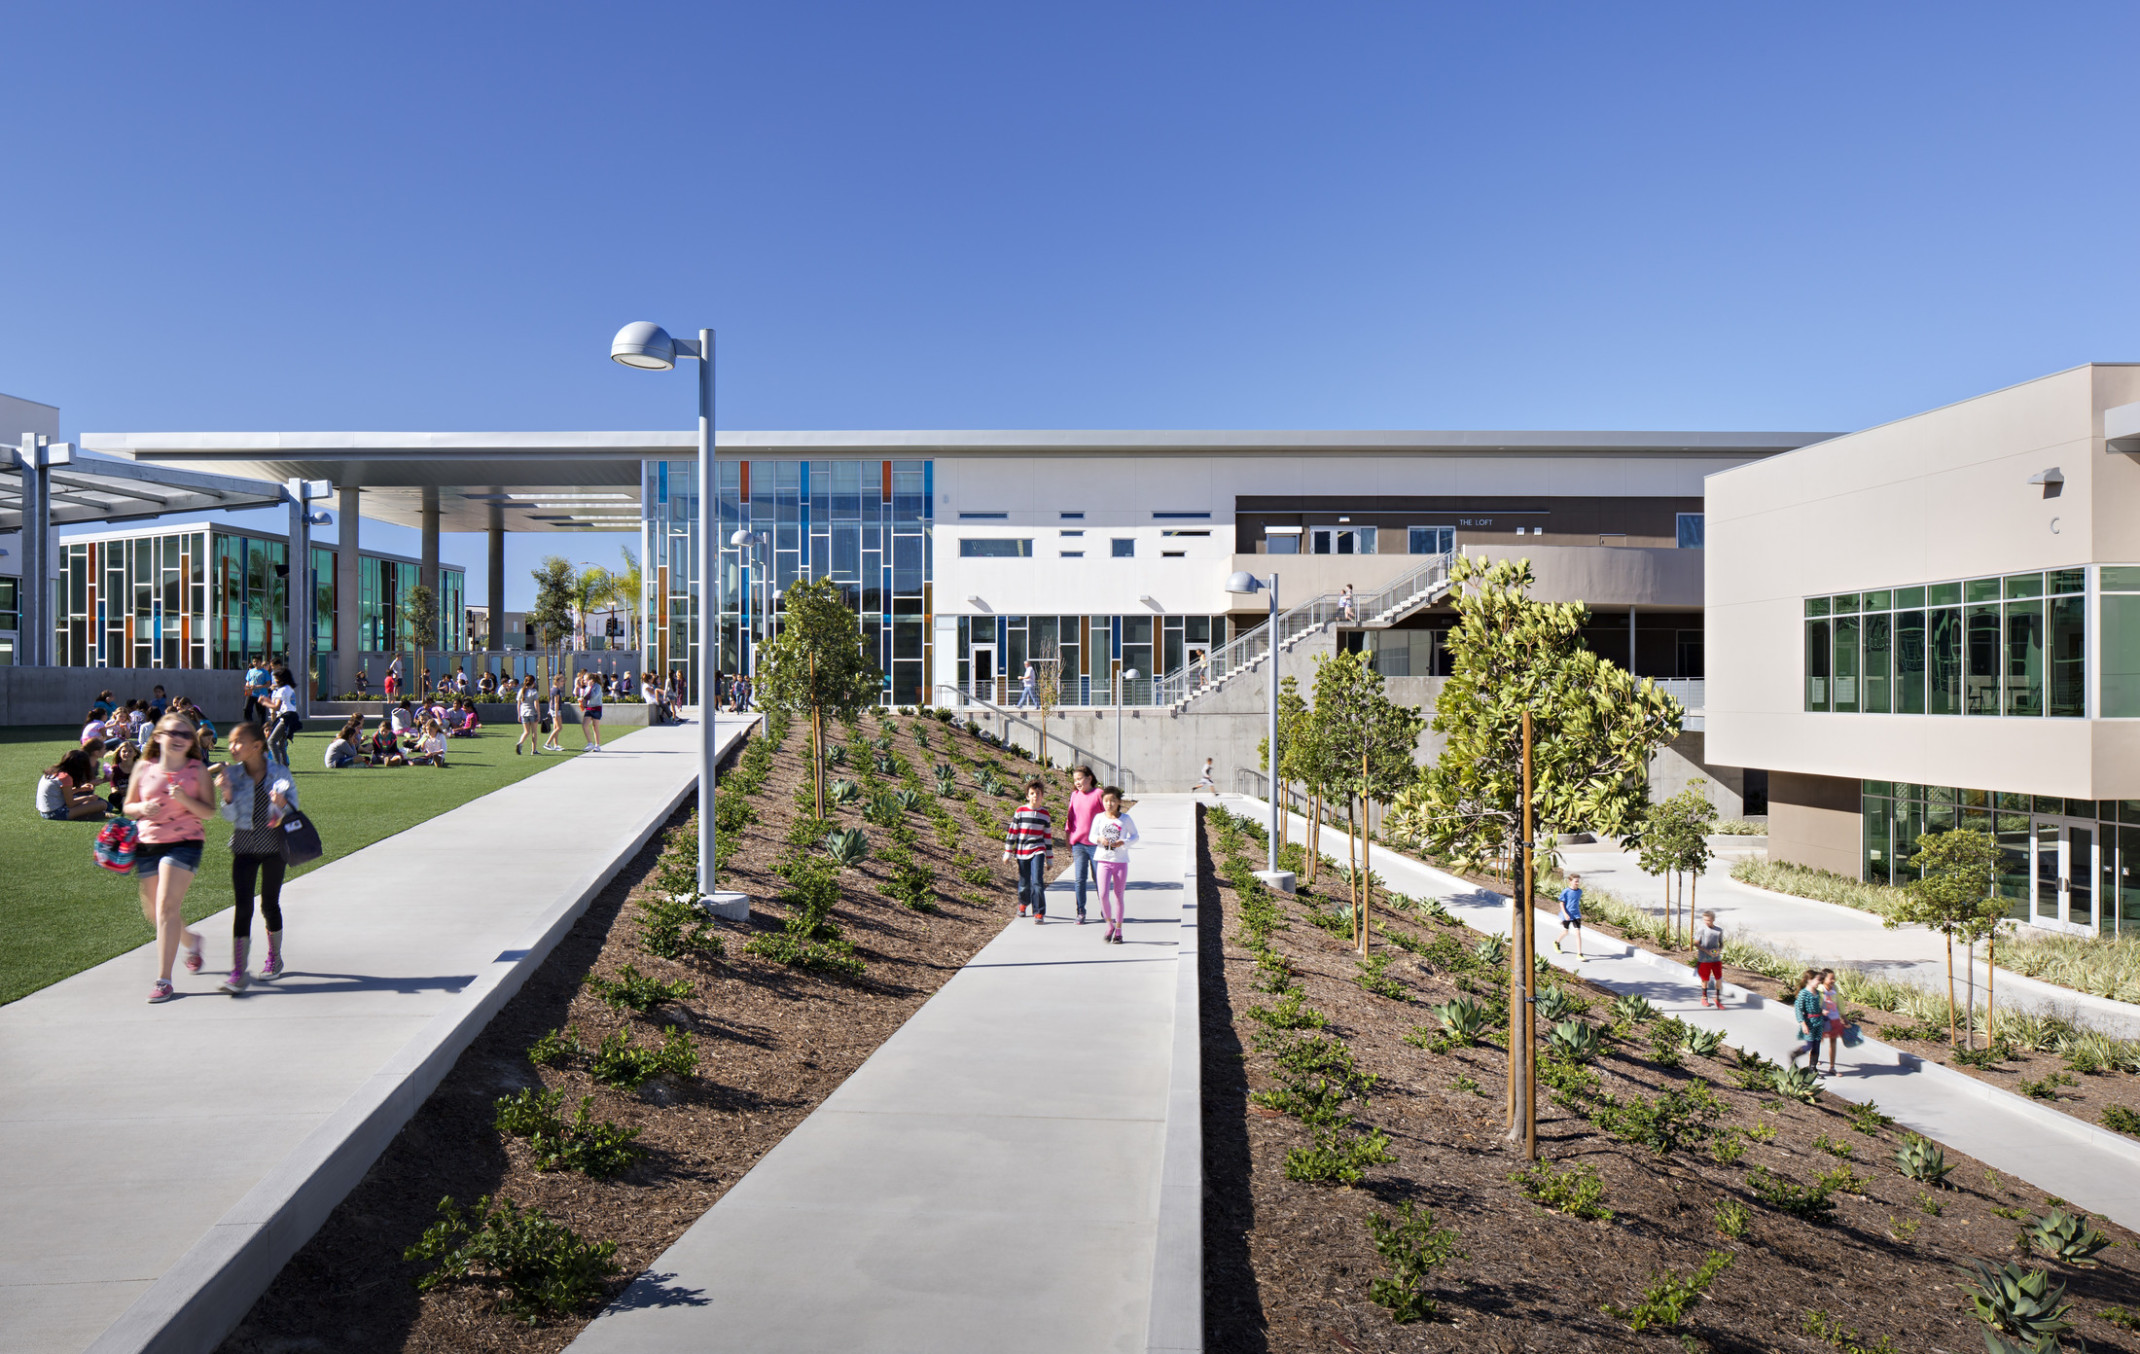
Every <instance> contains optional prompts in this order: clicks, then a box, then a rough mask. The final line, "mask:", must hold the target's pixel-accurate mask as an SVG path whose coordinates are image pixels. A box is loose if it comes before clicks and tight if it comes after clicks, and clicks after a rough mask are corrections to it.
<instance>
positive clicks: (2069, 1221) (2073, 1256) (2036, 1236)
mask: <svg viewBox="0 0 2140 1354" xmlns="http://www.w3.org/2000/svg"><path fill="white" fill-rule="evenodd" d="M2027 1230H2028V1237H2029V1245H2030V1246H2032V1247H2034V1248H2035V1249H2036V1250H2037V1251H2038V1252H2039V1253H2041V1254H2044V1255H2048V1256H2050V1257H2051V1258H2052V1259H2053V1260H2058V1261H2062V1262H2063V1263H2065V1264H2069V1265H2079V1266H2080V1267H2081V1268H2083V1269H2094V1268H2095V1264H2096V1262H2095V1253H2096V1252H2097V1251H2100V1250H2102V1249H2103V1248H2104V1247H2105V1246H2108V1245H2109V1244H2110V1238H2109V1237H2107V1236H2104V1235H2103V1234H2102V1233H2101V1232H2099V1231H2097V1230H2096V1229H2095V1226H2094V1224H2092V1223H2090V1222H2089V1221H2088V1219H2087V1218H2085V1217H2080V1218H2077V1217H2074V1216H2073V1215H2072V1214H2070V1213H2068V1212H2066V1211H2065V1210H2064V1209H2062V1208H2054V1209H2052V1210H2051V1215H2050V1216H2049V1217H2047V1218H2038V1219H2036V1220H2035V1221H2034V1222H2032V1223H2030V1224H2029V1226H2028V1229H2027Z"/></svg>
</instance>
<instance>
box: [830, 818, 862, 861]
mask: <svg viewBox="0 0 2140 1354" xmlns="http://www.w3.org/2000/svg"><path fill="white" fill-rule="evenodd" d="M824 845H825V854H826V855H828V856H830V857H831V858H832V859H833V861H834V863H836V864H838V865H840V866H842V867H843V868H848V867H852V866H856V865H860V864H861V863H862V862H863V861H865V860H867V859H869V838H868V837H866V836H864V835H863V834H862V829H860V828H858V827H850V828H844V829H841V830H839V831H836V832H828V833H826V834H825V843H824Z"/></svg>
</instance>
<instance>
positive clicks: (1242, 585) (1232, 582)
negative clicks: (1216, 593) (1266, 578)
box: [1226, 570, 1263, 593]
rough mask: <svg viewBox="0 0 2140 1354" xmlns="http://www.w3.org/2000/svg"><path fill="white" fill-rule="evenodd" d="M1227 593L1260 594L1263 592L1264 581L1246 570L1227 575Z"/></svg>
mask: <svg viewBox="0 0 2140 1354" xmlns="http://www.w3.org/2000/svg"><path fill="white" fill-rule="evenodd" d="M1226 591H1228V592H1245V593H1258V592H1261V591H1263V580H1262V579H1260V578H1258V577H1256V576H1255V575H1254V574H1252V573H1249V572H1248V571H1246V570H1239V571H1236V572H1234V573H1230V574H1228V575H1226Z"/></svg>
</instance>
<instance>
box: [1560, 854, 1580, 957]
mask: <svg viewBox="0 0 2140 1354" xmlns="http://www.w3.org/2000/svg"><path fill="white" fill-rule="evenodd" d="M1570 931H1574V932H1575V961H1576V962H1577V963H1581V962H1582V961H1583V877H1582V876H1581V875H1579V874H1571V875H1569V876H1568V887H1566V888H1564V889H1562V890H1561V891H1560V934H1559V935H1558V936H1556V937H1554V939H1553V948H1554V949H1556V950H1559V951H1560V952H1561V953H1562V954H1566V953H1567V952H1568V951H1567V950H1566V949H1565V948H1564V947H1563V946H1562V945H1561V942H1562V941H1564V940H1566V939H1567V938H1568V932H1570Z"/></svg>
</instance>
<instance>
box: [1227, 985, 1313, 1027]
mask: <svg viewBox="0 0 2140 1354" xmlns="http://www.w3.org/2000/svg"><path fill="white" fill-rule="evenodd" d="M1247 1014H1248V1018H1249V1019H1250V1020H1255V1021H1260V1022H1261V1023H1263V1024H1264V1025H1267V1026H1269V1027H1270V1028H1272V1029H1274V1030H1319V1029H1321V1028H1323V1026H1325V1025H1327V1024H1329V1023H1330V1020H1329V1017H1327V1016H1325V1015H1324V1014H1323V1013H1322V1012H1321V1011H1318V1010H1316V1009H1315V1008H1314V1007H1312V1006H1310V1005H1308V1004H1307V1002H1306V1000H1305V998H1304V997H1303V995H1302V994H1301V993H1300V992H1299V991H1297V990H1296V991H1292V992H1288V993H1286V994H1285V995H1284V996H1283V997H1280V998H1279V999H1278V1001H1277V1002H1276V1003H1275V1004H1273V1005H1270V1006H1251V1007H1249V1008H1248V1012H1247Z"/></svg>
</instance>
